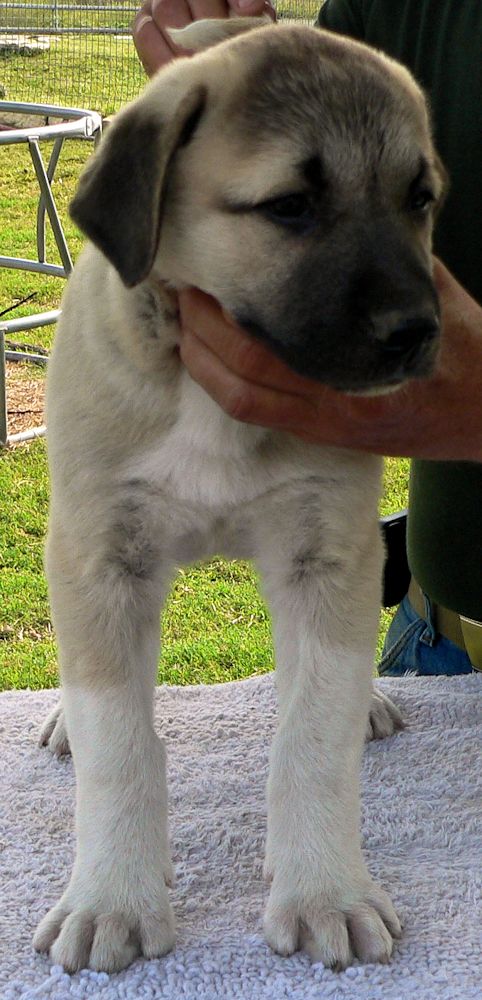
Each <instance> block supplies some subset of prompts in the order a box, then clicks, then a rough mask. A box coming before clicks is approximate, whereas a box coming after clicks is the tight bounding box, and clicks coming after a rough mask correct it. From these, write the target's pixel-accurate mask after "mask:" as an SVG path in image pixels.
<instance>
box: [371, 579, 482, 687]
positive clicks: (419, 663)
mask: <svg viewBox="0 0 482 1000" xmlns="http://www.w3.org/2000/svg"><path fill="white" fill-rule="evenodd" d="M473 669H474V668H473V667H472V664H471V662H470V660H469V658H468V656H467V653H465V652H464V650H463V649H459V647H458V646H456V645H455V643H454V642H451V641H450V639H446V638H445V636H443V635H440V634H438V633H437V632H436V631H435V628H434V625H433V614H432V608H431V604H430V600H429V598H428V597H425V618H421V617H420V616H419V615H418V614H417V612H416V611H415V610H414V609H413V607H412V605H411V604H410V601H409V599H408V597H405V598H404V599H403V601H402V603H401V604H400V605H399V607H398V610H397V612H396V614H395V616H394V618H393V621H392V624H391V625H390V628H389V630H388V632H387V636H386V639H385V645H384V647H383V654H382V658H381V660H380V663H379V664H378V673H379V675H380V676H388V677H403V675H404V674H407V673H412V674H420V675H421V676H423V677H430V676H432V677H433V676H435V675H437V674H446V675H453V674H471V673H472V671H473Z"/></svg>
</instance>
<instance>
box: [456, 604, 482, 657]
mask: <svg viewBox="0 0 482 1000" xmlns="http://www.w3.org/2000/svg"><path fill="white" fill-rule="evenodd" d="M460 627H461V629H462V635H463V637H464V642H465V648H466V650H467V655H468V657H469V660H470V662H471V664H472V666H473V667H475V669H476V670H482V622H476V621H475V620H474V618H466V617H465V615H460Z"/></svg>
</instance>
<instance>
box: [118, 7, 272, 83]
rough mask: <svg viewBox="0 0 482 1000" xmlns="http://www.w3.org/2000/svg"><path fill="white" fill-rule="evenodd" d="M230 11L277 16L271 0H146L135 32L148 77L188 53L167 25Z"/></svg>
mask: <svg viewBox="0 0 482 1000" xmlns="http://www.w3.org/2000/svg"><path fill="white" fill-rule="evenodd" d="M230 12H232V13H233V14H236V15H237V16H238V17H242V16H246V17H256V16H257V15H261V14H269V16H270V17H272V18H273V20H274V19H275V16H276V15H275V11H274V8H273V6H272V5H271V3H270V2H269V0H146V2H145V3H144V4H143V5H142V7H141V9H140V10H139V11H138V13H137V14H136V16H135V18H134V21H133V24H132V35H133V38H134V45H135V47H136V49H137V54H138V56H139V59H140V60H141V63H142V65H143V67H144V69H145V71H146V73H147V74H148V76H152V75H153V73H155V72H156V70H158V69H160V67H161V66H164V65H165V64H166V63H168V62H170V61H171V59H174V58H176V56H179V55H184V54H185V53H184V52H183V51H182V50H181V49H179V48H178V46H176V45H175V44H174V42H173V41H172V39H171V38H170V36H169V34H168V32H167V31H166V28H184V27H185V25H186V24H191V22H192V21H199V20H200V19H201V18H203V17H229V15H230Z"/></svg>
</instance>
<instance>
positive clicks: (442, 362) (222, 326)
mask: <svg viewBox="0 0 482 1000" xmlns="http://www.w3.org/2000/svg"><path fill="white" fill-rule="evenodd" d="M434 278H435V282H436V286H437V289H438V293H439V296H440V303H441V308H442V324H443V335H442V345H441V350H440V355H439V359H438V362H437V365H436V369H435V371H434V373H433V375H432V376H431V377H430V378H427V379H414V380H412V381H410V382H408V383H406V384H405V385H404V386H403V387H402V388H401V389H399V390H397V391H396V392H392V393H389V394H387V395H383V396H375V397H362V396H353V395H347V394H344V393H340V392H336V391H334V390H332V389H329V388H327V387H326V386H323V385H321V384H320V383H317V382H314V381H312V380H310V379H306V378H302V377H301V376H298V375H296V374H294V373H293V372H291V371H290V370H289V369H288V368H287V367H286V366H285V365H284V364H283V363H282V362H281V361H280V360H278V358H276V357H275V356H274V355H273V354H272V353H271V352H270V351H268V350H267V349H266V348H265V347H264V346H263V345H261V344H259V343H257V342H256V341H255V340H254V339H253V338H252V337H250V336H248V335H247V334H246V333H244V332H243V331H242V330H240V328H239V327H237V326H236V325H235V324H234V322H233V321H232V320H231V319H230V318H229V317H228V316H227V315H226V314H225V313H223V311H222V309H221V308H220V306H219V305H218V303H217V302H215V300H213V299H211V298H210V297H209V296H206V295H204V294H203V293H202V292H199V291H197V290H195V289H189V290H186V291H185V292H183V293H181V296H180V305H181V327H182V342H181V357H182V360H183V362H184V363H185V365H186V367H187V368H188V370H189V371H190V373H191V375H192V377H193V378H194V379H196V381H198V382H199V383H200V384H201V385H202V386H203V387H204V389H205V390H206V391H207V392H208V393H209V394H210V395H211V396H212V397H213V398H214V399H215V400H216V402H217V403H218V404H219V405H220V406H221V407H222V409H224V410H225V411H226V412H227V413H228V414H229V415H230V416H232V417H234V418H235V419H238V420H242V421H244V422H246V423H253V424H259V425H261V426H265V427H270V428H273V429H276V430H283V431H287V432H290V433H292V434H295V435H297V436H299V437H301V438H304V439H305V440H308V441H311V442H315V443H317V444H321V445H335V446H337V447H346V448H353V449H356V450H360V451H369V452H374V453H378V454H383V455H394V456H410V457H416V458H424V459H437V460H451V459H454V460H458V461H482V392H481V390H480V384H481V379H482V308H481V306H479V305H478V304H477V302H475V300H474V299H473V298H471V296H470V295H469V294H468V293H467V292H466V291H465V289H463V288H462V286H461V285H459V283H458V282H457V281H456V279H455V278H454V277H453V275H451V274H450V272H449V271H448V270H447V269H446V268H445V267H444V265H443V264H442V263H441V262H440V261H438V260H435V265H434Z"/></svg>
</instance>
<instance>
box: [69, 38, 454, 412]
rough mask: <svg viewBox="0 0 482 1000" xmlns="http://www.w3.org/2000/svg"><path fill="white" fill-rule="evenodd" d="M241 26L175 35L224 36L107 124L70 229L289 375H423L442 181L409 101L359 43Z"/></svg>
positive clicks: (401, 83) (434, 315)
mask: <svg viewBox="0 0 482 1000" xmlns="http://www.w3.org/2000/svg"><path fill="white" fill-rule="evenodd" d="M255 23H256V24H257V25H259V22H258V21H256V22H255ZM251 27H253V22H252V21H251V20H250V19H239V20H228V21H207V22H197V23H195V24H193V25H190V26H189V28H187V29H185V30H184V31H182V32H176V33H175V35H176V41H178V42H179V44H182V45H183V47H185V48H196V47H199V46H206V45H210V44H211V43H213V42H216V43H217V42H218V41H219V39H220V37H224V36H225V35H227V34H229V35H233V34H234V35H236V37H234V38H231V39H229V40H227V41H224V42H222V44H215V46H214V47H213V48H209V49H208V50H207V51H205V52H202V53H201V54H199V55H196V56H194V57H193V58H189V59H180V60H178V61H176V62H174V63H172V64H171V65H169V66H168V67H167V68H166V69H164V70H162V71H161V72H160V73H159V74H158V75H157V77H156V78H155V79H154V80H153V81H152V82H151V84H150V85H149V86H148V87H147V88H146V90H145V92H144V93H143V95H141V97H140V98H139V99H138V100H137V101H135V102H134V103H133V104H132V105H130V106H129V107H128V108H126V109H125V110H124V111H123V112H122V113H121V114H120V115H119V116H118V118H117V120H116V121H115V123H114V124H113V125H112V126H111V127H110V129H109V131H108V133H107V137H106V139H105V140H104V141H103V142H102V144H101V148H100V150H99V152H98V153H97V154H96V155H95V156H94V157H93V159H92V162H91V164H90V165H89V167H88V169H87V171H86V173H85V175H84V178H83V180H82V182H81V185H80V187H79V191H78V194H77V195H76V198H75V199H74V202H73V205H72V214H73V217H74V219H75V220H76V221H77V222H78V224H79V225H80V226H81V228H82V229H84V231H85V232H86V234H87V235H88V236H89V237H90V238H91V239H92V240H93V241H94V242H95V243H96V244H97V245H98V246H99V247H100V249H101V250H102V251H103V252H104V254H105V255H106V256H107V257H108V258H109V260H110V261H111V263H112V264H113V265H114V267H116V269H117V270H118V272H119V274H120V276H121V278H122V280H123V281H124V282H125V284H126V285H128V286H133V285H135V284H137V283H139V282H140V281H142V280H144V279H145V278H147V277H148V276H151V275H152V276H154V277H159V278H162V279H163V280H167V281H169V282H171V283H172V285H173V286H174V287H182V286H183V285H191V284H192V285H196V286H198V287H199V288H202V289H203V290H204V291H206V292H209V293H210V294H212V295H214V296H215V297H216V298H217V299H218V300H219V301H220V302H221V304H222V305H223V306H224V308H225V309H226V310H228V311H229V312H230V313H231V314H232V315H233V316H234V317H235V318H236V319H237V320H238V322H239V323H240V324H241V325H242V326H244V327H245V328H246V329H247V330H249V331H250V332H251V333H253V334H254V335H255V336H257V337H259V338H261V339H262V340H264V341H265V342H267V343H268V344H269V345H270V346H271V347H272V348H273V349H274V350H275V351H276V353H277V354H278V355H279V356H280V357H282V358H283V359H284V360H285V361H287V363H288V364H289V365H290V366H291V367H292V368H293V369H294V370H296V371H298V372H300V373H302V374H305V375H308V376H311V377H312V378H316V379H318V380H320V381H322V382H324V383H326V384H328V385H332V386H334V387H336V388H339V389H343V390H345V391H360V392H371V391H377V390H383V389H387V388H390V387H391V386H396V385H397V384H399V383H400V382H402V381H403V380H404V379H406V378H407V377H413V376H424V375H426V374H428V373H429V371H430V369H431V367H432V363H433V358H434V355H435V348H436V342H437V338H438V327H439V316H438V304H437V298H436V294H435V290H434V287H433V284H432V280H431V263H430V261H431V232H432V224H433V217H434V211H435V209H436V207H437V205H438V204H439V202H440V200H441V196H442V192H443V187H444V172H443V169H442V168H441V166H440V163H439V161H438V158H437V156H436V154H435V152H434V149H433V145H432V140H431V135H430V125H429V119H428V113H427V108H426V104H425V101H424V98H423V95H422V93H421V91H420V90H419V88H418V87H417V86H416V84H415V83H414V81H413V80H412V78H411V76H410V75H409V74H408V72H407V71H406V70H404V69H403V68H402V67H400V66H399V65H398V64H397V63H394V62H393V61H391V60H389V59H388V58H386V57H384V56H382V55H381V54H379V53H376V52H374V51H372V50H370V49H368V48H367V47H366V46H363V45H360V44H358V43H356V42H352V41H349V40H347V39H342V38H339V37H337V36H334V35H331V34H329V33H326V32H322V31H317V30H314V29H311V28H301V27H285V26H266V25H263V27H262V28H260V30H256V31H247V29H249V28H251ZM239 32H243V33H242V34H239V36H238V33H239Z"/></svg>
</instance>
